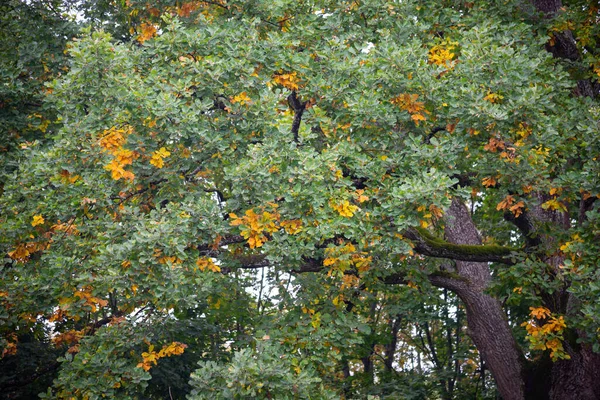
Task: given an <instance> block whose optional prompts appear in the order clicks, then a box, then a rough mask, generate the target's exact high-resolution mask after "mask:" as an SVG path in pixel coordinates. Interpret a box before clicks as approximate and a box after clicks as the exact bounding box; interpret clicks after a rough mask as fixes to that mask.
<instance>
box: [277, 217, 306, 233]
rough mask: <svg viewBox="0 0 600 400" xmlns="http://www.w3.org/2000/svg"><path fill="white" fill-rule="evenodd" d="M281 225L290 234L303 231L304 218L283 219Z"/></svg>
mask: <svg viewBox="0 0 600 400" xmlns="http://www.w3.org/2000/svg"><path fill="white" fill-rule="evenodd" d="M279 225H280V226H281V227H282V228H283V229H285V231H286V233H287V234H288V235H295V234H297V233H300V232H301V231H302V220H300V219H290V220H287V221H281V223H280V224H279Z"/></svg>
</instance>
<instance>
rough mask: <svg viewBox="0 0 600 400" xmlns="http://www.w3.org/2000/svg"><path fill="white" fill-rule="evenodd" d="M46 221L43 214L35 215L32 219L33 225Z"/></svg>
mask: <svg viewBox="0 0 600 400" xmlns="http://www.w3.org/2000/svg"><path fill="white" fill-rule="evenodd" d="M44 222H45V221H44V217H42V216H41V215H34V216H33V220H32V221H31V226H38V225H43V224H44Z"/></svg>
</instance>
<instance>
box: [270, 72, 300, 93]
mask: <svg viewBox="0 0 600 400" xmlns="http://www.w3.org/2000/svg"><path fill="white" fill-rule="evenodd" d="M273 83H275V84H277V85H281V86H283V87H285V88H288V89H290V90H298V89H299V88H300V78H299V77H298V74H297V73H296V72H290V73H281V74H277V75H275V76H273Z"/></svg>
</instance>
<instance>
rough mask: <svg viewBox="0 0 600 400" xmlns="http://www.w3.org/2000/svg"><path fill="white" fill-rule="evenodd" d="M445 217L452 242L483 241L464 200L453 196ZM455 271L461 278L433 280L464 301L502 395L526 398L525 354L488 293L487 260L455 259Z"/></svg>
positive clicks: (477, 342)
mask: <svg viewBox="0 0 600 400" xmlns="http://www.w3.org/2000/svg"><path fill="white" fill-rule="evenodd" d="M446 216H447V218H446V238H447V240H448V241H449V242H451V243H455V244H467V245H479V244H481V238H480V237H479V233H478V231H477V229H476V227H475V225H474V224H473V220H472V219H471V215H470V214H469V210H468V209H467V208H466V207H465V205H464V204H463V203H462V202H461V201H459V200H457V199H454V200H453V202H452V205H451V206H450V208H449V209H448V212H447V214H446ZM456 273H457V274H458V276H459V277H460V278H461V279H456V278H452V277H432V279H431V280H432V283H433V284H434V285H437V286H441V287H445V288H447V289H449V290H452V291H453V292H455V293H456V294H457V295H458V297H459V298H460V299H461V300H462V301H463V303H464V305H465V309H466V313H467V327H468V333H469V336H471V338H472V339H473V342H474V343H475V345H476V346H477V349H478V350H479V352H480V353H481V355H482V357H483V359H484V361H485V363H486V364H487V367H488V368H489V369H490V371H491V372H492V375H493V376H494V379H495V380H496V384H497V386H498V390H499V392H500V394H501V395H502V398H503V399H505V400H518V399H523V398H524V388H523V386H524V385H523V378H522V376H523V373H522V371H523V368H522V365H523V356H522V354H521V352H520V350H519V347H518V345H517V343H516V341H515V339H514V337H513V335H512V332H511V330H510V327H509V325H508V322H507V320H506V316H505V315H504V311H503V310H502V306H501V304H500V302H499V301H498V300H497V299H495V298H493V297H491V296H489V295H488V294H486V293H485V289H486V288H487V286H488V285H489V283H490V281H491V273H490V268H489V266H488V263H483V262H470V261H456Z"/></svg>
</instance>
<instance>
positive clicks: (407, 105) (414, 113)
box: [390, 93, 427, 125]
mask: <svg viewBox="0 0 600 400" xmlns="http://www.w3.org/2000/svg"><path fill="white" fill-rule="evenodd" d="M418 98H419V95H418V94H410V93H400V94H399V95H398V96H396V97H394V98H392V99H391V100H390V102H391V103H392V104H394V105H396V106H398V107H400V108H401V109H402V110H404V111H408V113H409V114H411V116H410V118H411V119H412V120H413V121H414V122H415V124H417V125H419V121H425V116H424V115H423V113H426V112H427V111H426V110H425V103H423V102H422V101H417V99H418Z"/></svg>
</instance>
